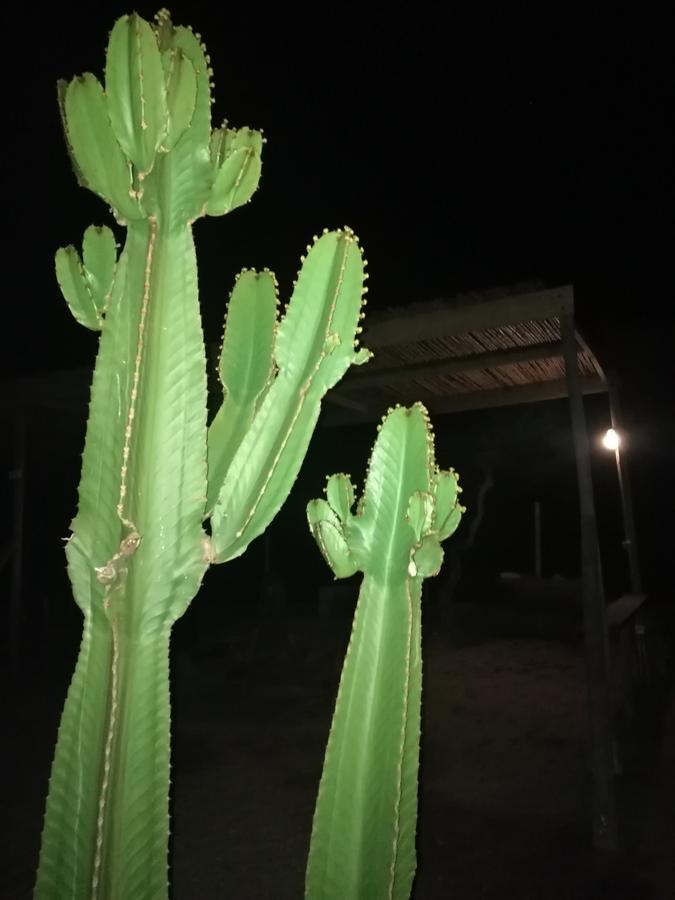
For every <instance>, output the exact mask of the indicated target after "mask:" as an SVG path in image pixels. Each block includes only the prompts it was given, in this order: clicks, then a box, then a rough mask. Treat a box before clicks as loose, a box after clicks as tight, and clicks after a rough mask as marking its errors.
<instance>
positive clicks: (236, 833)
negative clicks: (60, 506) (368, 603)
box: [0, 618, 675, 900]
mask: <svg viewBox="0 0 675 900" xmlns="http://www.w3.org/2000/svg"><path fill="white" fill-rule="evenodd" d="M280 629H281V630H280ZM347 629H348V621H347V620H345V619H344V618H342V619H340V620H338V621H333V620H331V619H330V618H329V619H326V620H315V619H307V620H301V619H299V620H296V621H294V622H292V623H291V624H290V625H289V624H288V622H286V623H285V624H284V625H283V628H282V626H281V625H280V623H279V622H276V623H268V625H267V626H266V627H265V628H262V629H260V628H258V629H254V630H252V629H251V627H250V625H246V624H245V623H244V624H243V625H240V626H239V627H238V629H237V630H236V631H235V632H234V633H233V634H231V635H230V636H229V637H228V638H227V639H222V640H220V639H218V638H214V639H213V640H211V641H209V642H204V641H202V642H201V643H200V644H199V645H190V642H189V641H188V642H186V643H184V646H183V647H182V649H180V650H178V651H177V653H176V656H175V677H174V713H173V722H174V725H173V734H174V757H173V759H174V762H173V773H172V779H173V782H174V796H173V799H172V807H173V813H172V814H173V834H172V889H173V898H174V900H192V898H206V900H210V898H224V897H232V898H237V900H298V898H300V897H301V896H302V886H303V876H304V864H305V859H306V854H307V844H308V838H309V832H310V827H311V818H312V811H313V805H314V799H315V793H316V788H317V784H318V779H319V775H320V771H321V765H322V755H323V748H324V745H325V741H326V737H327V733H328V726H329V723H330V716H331V714H332V703H333V699H334V695H335V689H336V685H337V678H338V675H339V667H340V662H341V654H342V652H343V649H344V645H345V641H346V637H347ZM515 631H516V632H517V629H515ZM500 632H501V633H500ZM68 674H69V673H68V666H67V665H66V663H65V661H64V660H63V659H61V658H60V657H59V659H58V661H56V660H52V661H50V660H49V658H46V659H45V658H43V659H42V661H41V662H39V663H36V666H35V668H34V669H33V671H32V673H31V674H30V676H27V677H26V678H25V679H24V681H23V684H22V686H21V688H20V695H21V702H20V703H17V704H16V705H15V708H14V709H11V710H10V717H9V719H8V717H7V716H5V717H4V718H5V722H9V723H10V724H9V728H8V732H7V739H6V741H5V744H4V748H3V750H4V753H5V754H8V753H9V762H8V763H6V764H5V765H4V767H3V782H4V783H3V797H4V798H5V803H4V806H5V810H4V816H3V818H4V820H5V825H7V826H8V829H7V830H8V833H9V837H8V839H6V841H5V844H4V849H5V851H6V853H7V858H6V861H5V863H4V864H3V868H4V873H3V875H2V880H1V881H0V894H1V895H2V896H3V897H5V898H7V900H24V898H29V897H30V896H31V889H32V883H33V873H34V869H35V863H36V854H37V848H38V842H39V831H40V822H41V815H42V804H43V798H44V792H45V788H46V779H47V775H48V767H49V759H50V754H51V743H53V738H54V735H55V728H56V724H57V722H58V715H59V709H60V703H61V702H62V699H63V690H64V689H65V685H66V684H67V678H68ZM650 696H651V697H652V699H651V700H650V701H649V703H648V704H647V702H646V701H644V702H642V701H641V710H642V712H640V710H638V715H637V718H636V720H635V728H634V729H633V732H634V737H633V738H631V740H630V741H629V742H628V743H627V745H626V751H625V761H624V772H623V774H622V775H621V777H620V778H619V779H618V783H617V786H618V796H619V813H620V825H621V834H622V844H623V848H622V852H621V853H620V854H619V856H618V858H617V859H613V860H609V859H601V858H598V857H597V856H596V855H595V854H594V853H593V852H592V851H591V844H590V836H591V831H590V828H591V822H590V807H589V796H590V773H589V766H588V735H587V718H586V707H585V700H586V693H585V683H584V665H583V656H582V646H581V643H580V641H579V639H578V636H574V635H566V636H564V637H560V636H559V637H553V636H550V635H549V636H547V637H546V638H543V637H541V636H536V635H526V636H522V635H521V636H518V635H517V633H516V634H514V633H511V634H505V633H504V629H503V628H500V629H496V630H493V633H490V632H489V629H488V630H487V631H486V630H485V629H483V630H482V633H476V632H475V629H474V630H472V629H470V628H466V627H464V628H454V629H451V630H450V631H449V632H448V631H447V630H445V629H444V630H439V629H434V628H433V627H429V628H427V631H426V634H425V671H424V711H423V744H422V767H421V789H420V817H419V829H418V834H419V868H418V876H417V878H416V882H415V890H414V898H416V900H437V898H438V900H441V898H444V900H445V898H452V900H497V898H499V900H510V898H512V900H604V898H607V900H671V898H672V897H673V896H675V877H673V878H672V880H671V876H673V875H675V873H673V872H671V871H669V870H670V867H671V866H674V861H675V814H674V813H673V806H675V804H674V803H673V800H674V799H675V790H673V781H672V777H671V776H672V774H673V772H674V771H675V758H674V757H673V746H675V729H673V728H672V723H673V721H674V719H673V716H672V714H671V715H670V716H669V717H665V718H664V715H663V711H664V709H665V706H664V704H665V698H666V692H665V690H664V689H660V691H657V692H656V693H655V692H654V691H652V692H651V694H650ZM664 722H665V723H666V725H665V726H664V724H663V723H664ZM668 723H671V724H668ZM664 727H665V728H666V731H665V732H664V730H663V729H664ZM669 728H670V729H671V730H670V731H668V729H669ZM669 792H670V793H669ZM125 900H126V898H125ZM129 900H133V898H129ZM373 900H377V898H373Z"/></svg>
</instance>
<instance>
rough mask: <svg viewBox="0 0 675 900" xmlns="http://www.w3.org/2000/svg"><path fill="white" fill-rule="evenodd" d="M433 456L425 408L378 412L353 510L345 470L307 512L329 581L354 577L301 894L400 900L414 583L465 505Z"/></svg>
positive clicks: (409, 851) (411, 805) (415, 724)
mask: <svg viewBox="0 0 675 900" xmlns="http://www.w3.org/2000/svg"><path fill="white" fill-rule="evenodd" d="M459 490H460V488H459V487H458V484H457V476H456V474H455V472H454V471H453V470H452V469H451V470H449V471H442V470H439V469H438V468H437V466H436V465H435V462H434V446H433V438H432V435H431V430H430V426H429V421H428V418H427V414H426V410H425V409H424V407H423V406H422V405H421V404H419V403H417V404H415V405H414V406H412V407H411V408H409V409H405V408H403V407H397V408H396V409H394V410H391V411H390V412H389V414H388V415H387V416H386V417H385V419H384V421H383V423H382V424H381V426H380V428H379V433H378V436H377V440H376V442H375V446H374V448H373V452H372V456H371V459H370V464H369V467H368V475H367V478H366V484H365V488H364V491H363V494H362V496H361V499H360V501H359V503H358V507H357V510H356V513H352V511H351V510H352V507H353V504H354V499H355V498H354V489H353V487H352V484H351V481H350V479H349V476H347V475H342V474H339V475H333V476H332V477H331V478H329V479H328V482H327V487H326V499H325V500H324V499H321V500H312V501H311V502H310V503H309V505H308V507H307V516H308V520H309V525H310V528H311V530H312V533H313V535H314V537H315V539H316V541H317V543H318V545H319V548H320V549H321V552H322V554H323V556H324V558H325V559H326V561H327V562H328V564H329V565H330V567H331V568H332V570H333V572H334V573H335V576H336V577H337V578H346V577H349V576H350V575H353V574H354V573H355V572H357V571H361V572H363V582H362V585H361V590H360V593H359V600H358V604H357V607H356V611H355V614H354V623H353V627H352V634H351V639H350V642H349V648H348V650H347V655H346V658H345V662H344V666H343V669H342V677H341V679H340V687H339V690H338V696H337V701H336V705H335V712H334V715H333V722H332V725H331V730H330V736H329V739H328V746H327V749H326V756H325V760H324V767H323V774H322V777H321V784H320V787H319V794H318V799H317V802H316V809H315V812H314V825H313V829H312V838H311V845H310V852H309V860H308V864H307V874H306V883H305V896H306V897H307V898H308V900H385V898H389V900H407V898H408V897H409V896H410V890H411V886H412V881H413V877H414V873H415V865H416V862H415V826H416V818H417V771H418V764H419V736H420V704H421V680H422V647H421V604H420V600H421V594H422V581H423V579H424V578H427V577H429V576H431V575H436V574H437V573H438V571H439V569H440V566H441V562H442V560H443V550H442V548H441V541H444V540H445V539H446V538H448V537H449V536H450V535H451V534H452V533H453V532H454V531H455V529H456V528H457V526H458V524H459V521H460V518H461V515H462V513H463V511H464V510H463V507H462V506H460V504H459V503H458V500H457V496H458V492H459Z"/></svg>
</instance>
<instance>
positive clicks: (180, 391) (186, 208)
mask: <svg viewBox="0 0 675 900" xmlns="http://www.w3.org/2000/svg"><path fill="white" fill-rule="evenodd" d="M210 76H211V70H210V68H209V59H208V56H207V55H206V52H205V48H204V47H203V45H202V44H201V43H200V40H199V38H198V36H197V35H195V34H193V33H192V31H190V30H189V29H187V28H183V27H174V26H173V24H172V23H171V20H170V18H169V14H168V13H167V12H166V11H164V10H163V11H161V12H160V13H159V14H158V15H157V17H156V21H155V22H154V24H150V23H148V22H146V21H144V20H143V19H142V18H140V17H139V16H138V15H130V16H124V17H122V18H120V19H119V20H118V21H117V22H116V23H115V25H114V27H113V30H112V32H111V34H110V40H109V44H108V50H107V58H106V70H105V86H103V85H101V83H100V82H99V81H98V80H97V78H96V77H95V76H93V75H91V74H85V75H83V76H81V77H78V78H75V79H73V80H72V81H71V82H70V83H68V84H67V83H65V82H61V83H60V84H59V99H60V106H61V112H62V119H63V124H64V129H65V133H66V138H67V145H68V149H69V154H70V158H71V162H72V164H73V167H74V169H75V173H76V175H77V178H78V181H79V183H80V184H81V185H82V186H84V187H87V188H88V189H90V190H91V191H93V192H94V193H96V194H98V195H99V196H100V197H101V198H102V199H103V200H104V201H105V202H106V203H107V204H108V206H109V207H110V208H111V210H112V212H113V214H114V217H115V219H116V221H117V223H118V224H119V225H121V226H124V227H125V228H126V241H125V243H124V247H123V249H122V252H121V254H120V255H119V257H118V254H117V249H118V248H117V246H116V243H115V238H114V235H113V232H112V231H111V230H110V229H109V228H107V227H102V228H93V227H91V228H89V229H87V231H86V232H85V236H84V241H83V249H82V254H81V255H80V253H78V251H76V250H75V248H74V247H66V248H62V249H60V250H59V251H58V253H57V255H56V274H57V279H58V282H59V285H60V287H61V290H62V292H63V294H64V296H65V299H66V301H67V303H68V305H69V307H70V309H71V310H72V312H73V314H74V316H75V318H76V319H77V320H78V321H79V322H80V323H81V324H83V325H85V326H86V327H87V328H90V329H92V330H96V331H100V341H99V351H98V356H97V361H96V367H95V371H94V378H93V384H92V390H91V403H90V410H89V420H88V426H87V436H86V442H85V448H84V453H83V461H82V474H81V481H80V486H79V500H78V511H77V515H76V517H75V519H74V520H73V522H72V524H71V530H72V535H71V537H70V539H69V541H68V544H67V548H66V554H67V560H68V571H69V575H70V578H71V582H72V586H73V593H74V597H75V600H76V602H77V604H78V605H79V607H80V609H81V610H82V613H83V616H84V627H83V636H82V643H81V648H80V654H79V658H78V662H77V666H76V669H75V673H74V676H73V679H72V683H71V686H70V689H69V692H68V697H67V699H66V704H65V707H64V711H63V715H62V719H61V724H60V728H59V735H58V741H57V746H56V752H55V758H54V762H53V767H52V774H51V779H50V789H49V797H48V800H47V809H46V815H45V823H44V831H43V838H42V847H41V853H40V865H39V870H38V878H37V886H36V893H35V896H36V897H37V898H38V900H65V898H70V900H79V898H90V900H120V898H134V900H145V898H147V900H161V898H165V897H166V896H167V893H168V878H167V844H168V787H169V756H170V736H169V726H170V721H169V720H170V712H169V709H170V707H169V681H168V672H169V637H170V633H171V628H172V626H173V624H174V622H175V621H176V620H177V619H178V618H179V617H180V616H181V615H182V614H183V613H184V612H185V610H186V609H187V606H188V605H189V603H190V601H191V600H192V598H193V597H194V596H195V594H196V593H197V591H198V590H199V587H200V584H201V582H202V579H203V577H204V574H205V572H206V570H207V568H208V566H209V565H210V564H211V563H214V562H223V561H225V560H228V559H232V558H233V557H235V556H238V555H239V554H241V553H243V552H244V550H245V549H246V547H247V545H248V544H249V543H250V542H251V541H252V540H253V539H254V538H255V537H257V536H258V535H260V534H261V533H262V532H263V531H264V529H265V528H266V527H267V525H268V524H269V523H270V521H271V520H272V518H273V517H274V515H275V514H276V512H277V511H278V510H279V508H280V507H281V505H282V504H283V502H284V500H285V499H286V497H287V495H288V493H289V491H290V489H291V487H292V484H293V482H294V480H295V478H296V476H297V474H298V471H299V468H300V465H301V463H302V459H303V457H304V454H305V452H306V449H307V445H308V443H309V440H310V437H311V434H312V430H313V428H314V425H315V423H316V420H317V417H318V414H319V410H320V404H321V399H322V397H323V395H324V394H325V392H326V391H327V390H328V389H329V388H330V387H331V386H332V385H334V384H335V383H336V381H338V380H339V379H340V378H341V377H342V375H343V374H344V373H345V371H346V370H347V369H348V367H349V365H350V364H352V363H360V362H363V361H364V360H365V359H366V358H367V357H368V353H367V351H364V350H361V351H357V350H356V344H355V340H354V338H355V334H356V331H357V326H358V320H359V317H360V308H361V296H362V290H363V279H364V277H365V276H364V271H363V266H364V263H363V260H362V257H361V251H360V249H359V246H358V242H357V240H356V238H355V236H354V234H353V233H352V232H351V231H350V230H349V229H345V230H342V231H336V232H324V234H323V235H322V236H321V237H320V238H318V239H315V242H314V244H313V245H312V246H311V247H310V248H308V254H307V258H306V260H305V261H304V264H303V266H302V269H301V271H300V273H299V276H298V280H297V283H296V287H295V291H294V293H293V296H292V298H291V301H290V303H289V305H288V308H287V310H286V313H285V315H284V316H283V318H282V319H281V320H280V321H278V314H277V305H278V303H277V292H276V283H275V280H274V276H273V275H272V274H271V273H270V272H268V271H263V272H251V271H245V272H243V273H242V274H241V276H240V277H239V278H238V280H237V283H236V285H235V288H234V290H233V293H232V295H231V300H230V307H229V314H228V318H227V325H226V328H225V333H224V339H223V348H222V354H221V359H220V376H221V380H222V383H223V387H224V391H225V399H224V401H223V406H222V408H221V409H220V411H219V412H218V414H217V415H216V417H215V419H214V421H213V422H212V423H211V425H210V427H209V428H208V429H207V412H206V411H207V402H206V401H207V396H206V368H205V366H206V363H205V349H204V340H203V335H202V328H201V319H200V313H199V300H198V290H197V266H196V258H195V250H194V244H193V238H192V225H193V223H194V221H195V220H196V219H198V218H200V217H202V216H204V215H212V216H220V215H223V214H225V213H227V212H230V211H231V210H233V209H235V208H236V207H237V206H240V205H242V204H243V203H245V202H247V201H248V200H249V198H250V197H251V195H252V194H253V192H254V191H255V189H256V186H257V183H258V179H259V175H260V166H261V151H262V144H263V138H262V135H261V133H260V132H257V131H253V130H251V129H249V128H241V129H239V130H233V129H230V128H228V127H227V124H224V125H223V126H222V127H220V128H214V129H212V127H211V116H210V112H211V109H210V107H211V96H210V92H211V83H210ZM209 517H210V532H209V533H207V531H206V530H205V522H206V520H207V518H209Z"/></svg>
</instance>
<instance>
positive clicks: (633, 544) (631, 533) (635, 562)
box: [608, 373, 650, 681]
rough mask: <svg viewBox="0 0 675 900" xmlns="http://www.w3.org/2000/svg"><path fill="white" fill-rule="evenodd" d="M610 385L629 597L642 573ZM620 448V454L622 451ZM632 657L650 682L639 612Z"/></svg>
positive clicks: (613, 384) (614, 381)
mask: <svg viewBox="0 0 675 900" xmlns="http://www.w3.org/2000/svg"><path fill="white" fill-rule="evenodd" d="M608 385H609V413H610V417H611V420H612V428H613V429H614V430H615V431H616V432H617V433H618V434H619V435H620V437H621V440H620V442H619V446H617V448H616V451H615V457H616V473H617V476H618V479H619V493H620V495H621V513H622V516H623V533H624V541H623V546H624V549H625V550H626V552H627V554H628V571H629V576H630V590H631V593H632V594H641V593H642V590H643V586H642V573H641V572H640V558H639V555H638V549H637V539H636V534H635V516H634V514H633V496H632V493H631V489H630V480H629V476H628V467H627V466H626V446H625V438H624V436H623V435H624V432H623V430H622V427H621V426H622V421H623V417H622V415H621V404H620V400H619V383H618V378H617V376H616V375H615V374H614V373H612V375H611V376H610V378H609V380H608ZM621 444H623V451H622V448H621ZM634 629H635V653H636V656H637V664H638V673H639V677H640V678H641V679H642V680H643V681H649V677H650V675H649V658H648V655H647V640H646V637H645V630H646V629H645V623H644V619H643V616H642V615H641V613H640V612H638V614H637V615H636V617H635V624H634Z"/></svg>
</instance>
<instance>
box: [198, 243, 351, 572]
mask: <svg viewBox="0 0 675 900" xmlns="http://www.w3.org/2000/svg"><path fill="white" fill-rule="evenodd" d="M362 285H363V261H362V258H361V252H360V249H359V247H358V244H357V243H356V239H355V237H354V235H353V234H352V233H351V232H349V231H343V232H328V233H326V234H324V235H323V237H322V238H321V239H319V240H317V242H316V243H315V244H314V246H313V247H312V248H311V249H310V251H309V254H308V256H307V259H306V260H305V262H304V265H303V267H302V269H301V271H300V274H299V276H298V280H297V284H296V288H295V291H294V292H293V297H292V299H291V302H290V303H289V306H288V309H287V311H286V315H285V316H284V318H283V320H282V322H281V324H280V326H279V331H278V334H277V340H276V344H275V361H276V364H277V367H278V369H279V371H278V374H277V376H276V379H275V380H274V382H273V383H272V385H271V386H270V388H269V389H268V391H267V393H266V394H265V397H264V400H263V401H262V403H261V405H260V407H259V409H258V411H257V413H256V416H255V418H254V420H253V422H252V424H251V426H250V428H249V429H248V431H247V433H246V436H245V437H244V439H243V441H242V442H241V444H240V446H239V449H238V450H237V453H236V455H235V457H234V459H233V461H232V463H231V465H230V467H229V469H228V472H227V475H226V477H225V480H224V482H223V485H222V487H221V489H220V491H219V494H218V500H217V502H216V504H215V506H214V509H213V513H212V516H211V525H212V540H213V545H214V552H215V555H216V559H217V560H219V561H224V560H227V559H232V558H234V557H236V556H239V555H240V554H241V553H243V552H244V550H245V549H246V547H247V546H248V544H249V543H250V542H251V541H252V540H253V539H254V538H255V537H257V536H258V535H259V534H261V533H262V532H263V531H264V529H265V528H266V527H267V525H268V524H269V523H270V522H271V521H272V519H273V518H274V516H275V515H276V513H277V512H278V510H279V509H280V507H281V505H282V504H283V502H284V501H285V499H286V497H287V496H288V493H289V491H290V489H291V487H292V485H293V482H294V481H295V479H296V477H297V474H298V471H299V469H300V465H301V463H302V459H303V457H304V455H305V452H306V449H307V446H308V444H309V441H310V438H311V436H312V433H313V431H314V427H315V425H316V421H317V419H318V416H319V412H320V408H321V400H322V398H323V396H324V394H325V393H326V391H327V390H328V389H329V388H330V387H332V386H333V384H335V382H336V381H337V380H338V379H339V378H341V377H342V375H343V374H344V373H345V371H346V370H347V368H348V367H349V365H350V364H352V363H354V362H357V363H358V362H361V361H363V360H364V358H367V357H366V356H365V354H364V353H363V352H361V353H357V352H356V351H355V349H354V337H355V335H356V332H357V328H358V321H359V316H360V308H361V294H362Z"/></svg>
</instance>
